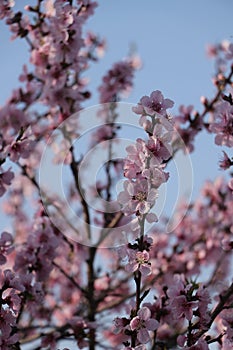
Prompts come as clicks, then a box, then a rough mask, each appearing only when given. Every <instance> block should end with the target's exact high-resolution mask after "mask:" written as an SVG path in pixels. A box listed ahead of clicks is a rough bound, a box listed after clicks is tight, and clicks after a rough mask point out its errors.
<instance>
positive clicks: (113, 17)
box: [0, 0, 233, 196]
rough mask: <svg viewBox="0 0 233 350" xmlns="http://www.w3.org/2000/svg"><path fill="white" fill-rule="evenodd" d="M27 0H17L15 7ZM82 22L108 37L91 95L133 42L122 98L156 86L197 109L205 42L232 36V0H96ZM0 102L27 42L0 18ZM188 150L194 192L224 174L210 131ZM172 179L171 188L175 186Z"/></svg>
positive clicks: (206, 63) (209, 66)
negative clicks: (129, 85)
mask: <svg viewBox="0 0 233 350" xmlns="http://www.w3.org/2000/svg"><path fill="white" fill-rule="evenodd" d="M27 3H28V1H25V0H16V6H17V8H18V9H22V7H23V6H24V5H25V4H27ZM98 3H99V7H98V8H97V9H96V13H95V15H94V16H93V17H92V18H91V19H90V20H89V22H88V23H87V28H86V29H90V30H92V31H94V32H96V33H98V34H99V35H100V36H102V37H105V38H106V40H107V52H106V54H105V56H104V57H103V58H102V60H101V61H100V62H99V63H97V64H94V65H93V66H92V68H91V69H90V72H89V77H90V79H91V80H90V81H91V83H90V87H91V89H92V90H93V99H92V100H91V101H90V102H89V106H91V105H92V104H96V103H97V102H98V95H97V93H96V92H95V90H96V87H97V86H99V84H100V81H101V77H102V76H103V75H104V74H105V72H106V70H107V69H109V68H110V67H111V65H112V64H113V63H114V62H115V61H118V60H120V59H121V58H123V57H125V56H126V55H127V54H128V52H129V48H130V47H132V46H133V47H136V48H137V52H138V54H139V55H140V56H141V59H142V62H143V67H142V69H141V70H140V71H138V72H137V74H136V78H135V87H134V90H133V91H132V94H131V95H130V97H129V99H128V100H127V101H129V102H131V103H137V102H138V101H139V99H140V98H141V96H143V95H145V94H150V93H151V92H152V91H153V90H156V89H158V90H161V91H162V92H163V94H164V95H165V96H166V97H169V98H171V99H172V100H174V101H175V108H174V110H173V112H174V113H175V111H177V109H178V107H179V105H180V104H187V105H188V104H193V105H194V106H195V107H196V108H197V109H201V104H200V96H201V95H205V96H207V97H211V96H213V92H214V87H213V85H212V84H211V76H212V75H213V73H214V68H213V63H212V61H210V60H209V59H208V58H207V56H206V45H207V44H208V43H218V42H220V41H222V40H223V39H227V40H232V37H233V25H232V13H233V1H232V0H205V1H203V0H195V1H190V0H144V1H142V0H134V1H133V0H117V1H114V0H100V1H99V2H98ZM0 33H1V36H0V50H1V51H0V52H1V55H0V86H1V93H0V105H2V104H3V103H4V101H5V100H6V99H7V97H8V96H9V95H10V93H11V90H12V89H13V88H14V87H16V86H17V85H18V76H19V74H20V72H21V69H22V65H23V63H25V62H27V61H28V47H27V44H26V43H25V42H24V41H23V40H16V41H13V42H12V41H9V38H10V34H9V32H8V29H7V27H6V26H5V24H4V23H2V22H1V23H0ZM195 148H196V152H195V153H194V154H193V155H192V165H193V171H194V192H193V193H194V196H195V195H196V194H197V192H198V190H199V189H200V186H201V184H202V183H203V181H204V179H206V178H212V179H213V178H215V177H216V176H219V175H223V173H221V172H220V171H219V169H218V164H217V163H218V160H219V157H220V156H221V149H220V148H217V147H215V146H214V143H213V137H212V136H209V135H207V134H206V133H203V134H202V135H200V136H199V137H198V138H197V142H196V147H195ZM174 186H175V185H174ZM174 186H173V185H172V182H171V187H170V191H173V190H174V188H173V187H174Z"/></svg>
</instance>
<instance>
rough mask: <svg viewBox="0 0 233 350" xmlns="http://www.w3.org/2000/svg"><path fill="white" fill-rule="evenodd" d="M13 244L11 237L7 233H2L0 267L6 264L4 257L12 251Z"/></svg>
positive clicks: (0, 239) (0, 238)
mask: <svg viewBox="0 0 233 350" xmlns="http://www.w3.org/2000/svg"><path fill="white" fill-rule="evenodd" d="M12 243H13V237H12V235H11V234H10V233H8V232H5V231H4V232H2V234H1V237H0V265H3V264H5V263H6V261H7V260H6V257H5V255H7V254H9V253H11V252H12V250H13V249H14V248H13V246H12Z"/></svg>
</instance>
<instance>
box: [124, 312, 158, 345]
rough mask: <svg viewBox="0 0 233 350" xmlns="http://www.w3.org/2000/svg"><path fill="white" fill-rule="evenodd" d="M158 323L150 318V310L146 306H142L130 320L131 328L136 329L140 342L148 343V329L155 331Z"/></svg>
mask: <svg viewBox="0 0 233 350" xmlns="http://www.w3.org/2000/svg"><path fill="white" fill-rule="evenodd" d="M158 325H159V323H158V321H157V320H155V319H152V318H151V312H150V310H149V309H148V308H147V307H146V306H144V307H142V308H141V309H140V310H139V311H138V313H137V316H136V317H134V318H133V319H132V320H131V321H130V327H131V330H132V331H137V339H138V341H139V342H140V343H142V344H146V343H148V341H149V340H150V334H149V331H155V330H156V329H157V328H158Z"/></svg>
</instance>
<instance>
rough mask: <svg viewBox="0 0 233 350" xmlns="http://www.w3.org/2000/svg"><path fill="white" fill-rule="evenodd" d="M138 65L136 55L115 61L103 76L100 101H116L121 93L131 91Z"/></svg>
mask: <svg viewBox="0 0 233 350" xmlns="http://www.w3.org/2000/svg"><path fill="white" fill-rule="evenodd" d="M138 66H139V65H138V62H137V61H136V60H135V58H134V57H132V58H130V57H129V58H127V59H126V60H124V61H120V62H117V63H115V64H114V65H113V67H112V68H111V69H110V70H109V71H108V72H107V73H106V75H105V76H104V77H103V80H102V85H101V86H100V87H99V93H100V103H107V102H116V101H118V100H119V98H120V97H121V95H124V94H126V93H127V92H129V91H130V89H131V88H132V86H133V77H134V71H135V69H137V68H138Z"/></svg>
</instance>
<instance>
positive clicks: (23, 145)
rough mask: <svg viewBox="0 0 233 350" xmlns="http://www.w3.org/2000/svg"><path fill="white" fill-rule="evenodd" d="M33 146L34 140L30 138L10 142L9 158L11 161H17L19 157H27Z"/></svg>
mask: <svg viewBox="0 0 233 350" xmlns="http://www.w3.org/2000/svg"><path fill="white" fill-rule="evenodd" d="M34 147H35V141H32V140H30V139H27V138H25V139H22V140H18V141H14V142H12V144H11V146H10V147H9V148H8V152H9V155H10V159H11V160H12V161H13V162H17V161H18V160H19V158H24V159H25V158H28V157H29V156H30V154H31V152H32V150H33V149H34Z"/></svg>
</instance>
